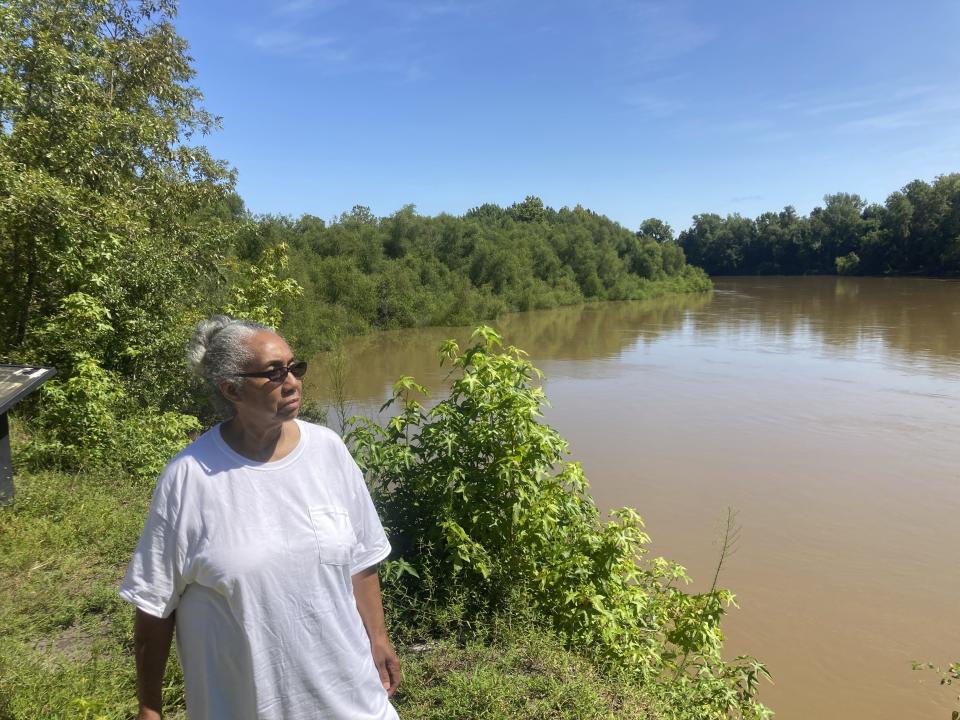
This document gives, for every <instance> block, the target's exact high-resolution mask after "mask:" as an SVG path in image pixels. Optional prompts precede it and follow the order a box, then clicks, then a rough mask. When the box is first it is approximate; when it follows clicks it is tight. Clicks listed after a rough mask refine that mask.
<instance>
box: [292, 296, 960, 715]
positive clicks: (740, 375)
mask: <svg viewBox="0 0 960 720" xmlns="http://www.w3.org/2000/svg"><path fill="white" fill-rule="evenodd" d="M495 325H496V327H497V328H498V329H499V330H500V331H501V332H502V333H503V334H504V335H505V337H506V339H507V340H508V342H510V343H513V344H515V345H517V346H519V347H522V348H524V349H526V350H527V351H528V352H529V353H530V355H531V358H532V360H533V361H534V363H535V364H536V365H537V366H538V367H540V368H541V369H542V370H544V372H545V373H546V392H547V396H548V397H549V398H550V401H551V403H552V405H553V407H552V408H551V409H550V410H549V411H548V413H547V419H548V421H549V422H550V423H551V424H553V425H554V426H555V427H557V428H558V429H559V430H560V431H561V433H562V434H563V435H564V436H565V437H567V438H568V439H569V440H570V446H571V454H572V457H573V458H574V459H578V460H581V461H582V462H583V465H584V469H585V471H586V474H587V477H588V478H589V479H590V481H591V484H592V488H593V494H594V497H595V498H596V499H597V501H598V503H599V504H600V505H601V506H602V507H606V508H611V507H617V506H621V505H631V506H634V507H636V508H637V509H638V510H639V511H640V512H641V514H642V515H643V516H644V518H645V519H646V521H647V525H648V529H649V531H650V534H651V535H652V537H653V539H654V547H653V551H654V552H655V553H657V554H661V555H664V556H666V557H669V558H671V559H673V560H676V561H678V562H680V563H681V564H683V565H685V566H686V567H687V568H688V569H689V571H690V573H691V575H692V576H693V577H694V579H695V580H696V581H697V582H695V584H694V585H693V586H692V587H693V589H702V588H704V586H705V585H707V584H709V581H710V579H711V578H712V575H713V571H714V568H715V564H716V560H717V553H718V547H717V538H718V527H719V524H720V521H721V519H722V518H723V516H724V513H725V508H726V507H728V506H732V507H733V508H735V509H736V511H737V521H738V523H739V525H740V526H741V528H742V532H741V539H740V542H739V546H738V549H737V551H736V552H735V553H734V554H733V555H732V556H731V557H729V558H728V560H727V562H726V563H725V564H724V566H723V570H722V574H721V584H723V585H726V586H727V587H730V588H732V589H733V590H734V591H735V592H736V593H737V596H738V599H739V603H740V609H739V610H736V611H733V612H732V613H731V614H730V615H729V616H728V618H727V619H726V621H725V625H724V627H725V630H726V632H727V636H728V648H729V650H730V652H731V654H733V653H739V652H749V653H751V654H753V655H756V656H757V657H759V658H761V659H762V660H763V661H765V662H766V663H767V664H768V666H769V668H770V670H771V671H772V673H773V675H774V678H775V683H776V684H775V685H774V686H768V687H765V688H764V690H763V695H762V698H763V700H764V701H765V702H766V703H767V704H768V705H770V706H771V707H773V709H774V710H776V711H777V718H779V719H781V720H807V719H809V718H852V717H870V718H873V719H874V720H910V719H914V718H916V719H917V720H921V719H923V720H927V719H928V718H934V719H936V718H948V717H949V716H950V712H949V709H950V708H951V698H952V697H953V696H952V695H951V694H950V693H949V691H948V690H945V689H943V688H940V687H939V686H938V685H937V684H936V682H935V680H934V678H933V676H932V675H931V676H930V677H927V676H925V675H924V674H923V673H919V672H914V671H912V670H911V669H910V663H911V660H914V659H928V660H933V661H936V662H940V663H946V662H948V661H950V660H957V659H960V282H949V281H935V280H920V279H873V278H866V279H845V278H787V279H784V278H759V279H757V278H751V279H728V280H719V281H717V282H716V290H715V291H714V292H713V293H712V294H710V295H708V296H699V297H687V298H674V299H667V300H660V301H656V302H649V303H609V304H605V305H596V306H588V307H583V308H569V309H562V310H554V311H541V312H533V313H523V314H517V315H511V316H506V317H503V318H502V319H501V320H500V321H498V322H497V323H495ZM468 333H469V330H464V329H442V328H441V329H437V328H433V329H428V330H413V331H402V332H392V333H380V334H376V335H372V336H368V337H364V338H359V339H356V340H353V341H350V342H349V343H348V344H347V346H346V377H345V381H346V387H347V393H348V395H349V400H350V403H351V407H350V410H351V411H352V412H367V413H374V412H376V408H377V407H379V405H380V403H381V402H382V401H383V400H384V399H385V398H386V397H387V396H388V394H389V386H390V384H391V382H392V381H393V380H395V379H396V378H397V377H398V376H400V375H402V374H406V375H413V376H415V377H416V378H417V379H418V380H419V381H421V382H422V383H424V384H426V385H428V386H429V387H432V388H437V390H438V392H442V390H441V388H442V381H443V375H444V372H443V370H442V369H441V368H440V367H439V366H438V363H437V359H436V348H437V346H438V345H439V343H440V342H441V341H442V340H443V339H445V338H447V337H459V338H465V337H466V336H467V335H468ZM318 360H319V361H320V362H319V363H318V364H319V366H320V367H318V368H316V370H312V373H311V374H312V376H313V377H312V378H311V381H312V383H313V385H312V391H313V395H314V397H318V396H319V397H321V398H323V397H324V396H327V397H328V398H329V381H328V377H327V373H326V371H324V369H323V362H324V359H323V358H320V359H318ZM310 389H311V388H310V386H308V390H310ZM954 694H955V693H954Z"/></svg>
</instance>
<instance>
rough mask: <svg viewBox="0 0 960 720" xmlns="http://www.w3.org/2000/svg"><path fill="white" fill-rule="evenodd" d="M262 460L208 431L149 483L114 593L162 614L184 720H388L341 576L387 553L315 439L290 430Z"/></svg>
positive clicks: (360, 485)
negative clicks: (182, 694) (172, 618)
mask: <svg viewBox="0 0 960 720" xmlns="http://www.w3.org/2000/svg"><path fill="white" fill-rule="evenodd" d="M297 423H298V425H299V427H300V442H299V443H298V444H297V446H296V448H295V449H294V450H293V451H292V452H291V453H290V454H289V455H287V456H286V457H284V458H282V459H281V460H278V461H276V462H269V463H257V462H254V461H252V460H249V459H247V458H245V457H243V456H242V455H239V454H238V453H236V452H234V451H233V450H232V449H231V448H230V447H229V446H228V445H227V444H226V442H224V440H223V438H222V436H221V435H220V426H219V425H218V426H216V427H214V428H213V429H211V430H209V431H208V432H206V433H204V434H203V435H202V436H201V437H200V438H198V439H197V440H196V441H195V442H194V443H192V444H191V445H190V446H189V447H187V448H186V449H185V450H183V452H181V453H180V454H179V455H177V457H175V458H174V459H173V460H172V461H171V463H170V464H169V465H168V466H167V467H166V469H165V470H164V471H163V473H162V474H161V476H160V479H159V480H158V481H157V487H156V490H155V491H154V496H153V503H152V506H151V508H150V513H149V515H148V517H147V522H146V526H145V527H144V529H143V534H142V535H141V536H140V542H139V543H138V545H137V549H136V551H135V553H134V556H133V559H132V560H131V561H130V565H129V567H128V568H127V575H126V578H125V579H124V581H123V585H122V586H121V589H120V594H121V595H122V596H123V597H124V598H125V599H126V600H128V601H129V602H131V603H133V604H134V605H136V606H137V607H138V608H140V609H141V610H143V611H144V612H146V613H149V614H150V615H154V616H157V617H168V616H169V615H170V613H171V612H173V611H174V610H176V611H177V614H176V627H177V647H178V649H179V653H180V660H181V663H182V665H183V671H184V677H185V679H186V697H187V715H188V716H189V717H190V720H307V719H309V720H320V719H321V718H323V719H327V718H329V719H331V720H334V719H336V720H339V719H340V718H343V720H393V719H395V718H396V717H397V714H396V711H395V710H394V709H393V706H392V705H391V704H390V701H389V700H388V699H387V694H386V691H385V690H384V689H383V686H382V685H381V683H380V677H379V675H378V673H377V670H376V667H375V666H374V664H373V658H372V656H371V653H370V643H369V639H368V638H367V634H366V631H365V630H364V627H363V622H362V621H361V619H360V614H359V613H358V612H357V607H356V603H355V600H354V596H353V585H352V582H351V576H352V575H354V574H356V573H358V572H359V571H361V570H363V569H364V568H368V567H370V566H372V565H374V564H376V563H378V562H380V561H381V560H383V559H384V558H385V557H387V555H389V553H390V544H389V543H388V542H387V538H386V535H385V534H384V532H383V527H382V526H381V525H380V520H379V519H378V518H377V513H376V510H375V509H374V507H373V503H372V502H371V500H370V494H369V493H368V492H367V488H366V485H365V483H364V480H363V476H362V474H361V472H360V469H359V468H358V467H357V465H356V463H355V462H354V461H353V458H352V457H350V453H349V451H348V450H347V448H346V446H345V445H344V444H343V442H342V441H341V440H340V438H339V437H338V436H337V435H336V433H334V432H332V431H331V430H328V429H327V428H324V427H320V426H317V425H311V424H309V423H305V422H301V421H299V420H298V421H297Z"/></svg>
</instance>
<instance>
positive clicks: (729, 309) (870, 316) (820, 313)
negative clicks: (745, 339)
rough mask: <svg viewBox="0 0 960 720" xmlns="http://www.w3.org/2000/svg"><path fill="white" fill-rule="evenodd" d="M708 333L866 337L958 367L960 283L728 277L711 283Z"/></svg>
mask: <svg viewBox="0 0 960 720" xmlns="http://www.w3.org/2000/svg"><path fill="white" fill-rule="evenodd" d="M716 287H717V292H716V293H715V301H714V303H713V304H712V305H711V307H710V309H709V312H705V313H701V314H699V315H698V316H697V317H696V320H695V329H696V331H697V332H698V333H701V334H703V335H704V336H705V338H706V337H709V336H714V337H715V336H717V335H724V334H730V333H742V332H745V331H753V332H757V333H759V334H760V335H762V336H763V340H765V341H774V342H776V341H781V342H782V341H789V340H802V339H808V340H810V341H812V342H817V343H821V344H823V345H824V346H826V347H829V348H834V349H836V350H838V351H843V352H846V353H847V354H849V353H850V352H860V351H861V350H863V349H864V348H865V347H866V346H869V345H871V344H874V345H878V348H877V350H878V351H887V352H888V353H890V352H893V353H896V354H897V355H898V357H897V358H895V359H896V361H898V362H909V363H912V364H915V363H921V364H923V365H925V366H927V368H928V369H930V370H933V371H937V370H941V371H942V370H946V371H949V372H955V371H956V363H957V361H958V358H960V332H958V331H960V283H958V282H957V281H953V280H929V279H920V278H834V277H815V278H772V279H765V278H734V279H724V280H720V281H718V282H717V283H716Z"/></svg>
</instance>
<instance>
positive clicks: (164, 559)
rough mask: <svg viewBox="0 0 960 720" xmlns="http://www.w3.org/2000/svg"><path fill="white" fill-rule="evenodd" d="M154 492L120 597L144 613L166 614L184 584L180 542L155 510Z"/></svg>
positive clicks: (168, 524) (156, 495)
mask: <svg viewBox="0 0 960 720" xmlns="http://www.w3.org/2000/svg"><path fill="white" fill-rule="evenodd" d="M158 496H159V493H155V494H154V500H153V506H152V507H151V509H150V513H149V514H148V515H147V522H146V525H145V526H144V528H143V533H142V534H141V535H140V540H139V542H138V543H137V548H136V550H134V553H133V557H132V558H131V560H130V564H129V565H128V566H127V574H126V576H125V577H124V579H123V583H122V584H121V585H120V597H122V598H123V599H124V600H126V601H127V602H130V603H132V604H133V605H135V606H136V607H138V608H139V609H141V610H143V611H144V612H145V613H148V614H150V615H153V616H155V617H160V618H166V617H169V616H170V613H172V612H173V611H174V610H175V609H176V607H177V604H178V603H179V602H180V596H181V595H182V594H183V591H184V589H185V587H186V584H185V583H184V580H183V564H184V554H183V552H182V548H181V544H180V543H179V541H178V538H177V533H176V531H175V529H174V527H173V526H172V525H171V524H170V522H169V521H168V520H167V519H166V518H165V517H164V516H163V515H162V514H161V513H160V512H159V511H158V505H159V504H160V503H159V497H158Z"/></svg>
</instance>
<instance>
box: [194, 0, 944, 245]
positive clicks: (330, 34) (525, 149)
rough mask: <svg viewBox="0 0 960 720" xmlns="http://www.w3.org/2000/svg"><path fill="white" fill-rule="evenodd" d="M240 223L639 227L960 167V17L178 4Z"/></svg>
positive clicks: (617, 0)
mask: <svg viewBox="0 0 960 720" xmlns="http://www.w3.org/2000/svg"><path fill="white" fill-rule="evenodd" d="M177 26H178V29H179V31H180V34H181V35H183V36H184V37H185V38H186V39H187V41H188V42H189V44H190V52H191V54H192V55H193V57H194V60H195V67H196V69H197V72H198V75H197V78H196V80H195V83H196V85H197V86H198V87H199V88H200V89H201V90H202V91H203V93H204V95H205V97H206V107H207V108H208V109H209V110H210V111H212V112H214V113H215V114H217V115H221V116H222V117H223V130H221V131H219V132H217V133H215V134H214V135H212V136H209V137H208V138H206V139H205V143H206V144H207V145H208V146H209V147H210V148H211V150H212V151H213V152H214V154H215V155H216V156H217V157H220V158H223V159H225V160H227V161H228V162H229V163H230V164H231V165H232V166H233V167H235V168H237V170H238V171H239V182H238V190H239V192H240V194H241V195H242V196H243V198H244V200H245V201H246V203H247V206H248V208H249V209H250V210H252V211H254V212H256V213H283V214H290V215H294V216H299V215H301V214H303V213H311V214H313V215H317V216H319V217H322V218H325V219H329V218H331V217H333V216H335V215H338V214H339V213H341V212H344V211H348V210H349V209H350V208H351V207H353V206H354V205H357V204H362V205H367V206H369V207H370V208H371V209H372V210H373V212H374V213H375V214H377V215H388V214H390V213H392V212H394V211H396V210H398V209H399V208H401V207H402V206H403V205H406V204H409V203H412V204H414V205H416V206H417V209H418V210H419V212H421V213H423V214H431V215H432V214H436V213H439V212H450V213H453V214H462V213H463V212H465V211H466V210H468V209H469V208H471V207H474V206H477V205H480V204H482V203H484V202H495V203H498V204H500V205H509V204H510V203H512V202H515V201H518V200H522V199H523V198H524V197H525V196H526V195H538V196H540V197H541V198H542V199H543V201H544V202H545V203H546V204H547V205H550V206H553V207H561V206H564V205H568V206H573V205H575V204H577V203H581V204H583V205H584V206H586V207H588V208H591V209H593V210H595V211H597V212H601V213H603V214H606V215H608V216H610V217H611V218H613V219H614V220H617V221H619V222H621V223H622V224H624V225H626V226H627V227H630V228H633V229H635V228H636V227H637V226H638V225H639V224H640V222H641V221H642V220H643V219H644V218H647V217H659V218H662V219H664V220H666V221H667V222H669V223H670V224H671V225H672V226H673V227H674V229H675V230H678V231H679V230H681V229H683V228H685V227H687V226H688V225H689V224H690V218H691V216H692V215H693V214H694V213H698V212H718V213H721V214H726V213H732V212H739V213H741V214H743V215H747V216H755V215H757V214H759V213H760V212H763V211H765V210H778V209H780V208H782V207H783V206H784V205H787V204H792V205H794V206H795V207H796V208H797V209H798V210H799V211H800V212H802V213H807V212H809V211H810V210H811V209H812V208H813V207H814V206H815V205H817V204H819V203H820V202H821V199H822V196H823V195H824V194H825V193H830V192H838V191H844V192H856V193H859V194H860V195H862V196H864V197H865V198H866V199H868V200H870V201H876V202H882V201H883V200H884V199H885V198H886V196H887V195H888V194H889V193H890V192H892V191H894V190H896V189H898V188H900V187H901V186H903V185H904V184H906V183H907V182H909V181H910V180H913V179H915V178H922V179H925V180H932V179H933V178H934V177H935V176H936V175H939V174H942V173H948V172H957V171H960V122H958V118H960V41H958V39H957V38H958V37H960V2H957V1H956V0H928V1H923V0H921V1H919V2H915V3H907V2H905V0H901V1H900V2H892V1H888V0H872V1H871V2H861V1H860V0H852V1H848V0H833V1H832V2H825V1H823V0H808V1H806V2H789V3H788V2H776V1H774V2H771V1H770V0H767V1H766V2H754V1H750V2H746V1H740V0H730V1H728V2H723V3H721V2H708V1H706V0H703V1H700V2H682V1H677V2H666V1H664V2H630V1H627V0H609V1H604V0H595V1H594V2H563V1H558V2H523V1H520V2H517V1H516V0H515V1H514V2H501V1H500V0H489V1H479V0H477V1H472V0H464V1H463V2H452V1H447V0H424V1H423V2H415V1H413V0H392V1H390V0H379V1H376V2H362V1H359V0H352V1H344V0H277V1H276V2H251V1H248V0H232V1H231V2H226V1H225V0H202V1H201V0H192V1H191V0H182V2H181V7H180V14H179V16H178V19H177Z"/></svg>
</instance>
